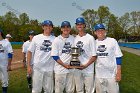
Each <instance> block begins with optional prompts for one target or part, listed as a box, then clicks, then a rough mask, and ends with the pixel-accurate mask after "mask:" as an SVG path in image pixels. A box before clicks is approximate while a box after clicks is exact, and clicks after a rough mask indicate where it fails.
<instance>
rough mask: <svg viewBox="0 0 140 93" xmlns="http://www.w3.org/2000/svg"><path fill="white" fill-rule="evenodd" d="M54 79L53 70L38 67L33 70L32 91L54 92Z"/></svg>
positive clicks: (35, 92)
mask: <svg viewBox="0 0 140 93" xmlns="http://www.w3.org/2000/svg"><path fill="white" fill-rule="evenodd" d="M53 87H54V81H53V72H41V71H39V70H38V69H34V71H33V88H32V93H41V91H42V88H43V89H44V93H53Z"/></svg>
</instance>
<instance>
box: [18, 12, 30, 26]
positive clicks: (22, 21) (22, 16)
mask: <svg viewBox="0 0 140 93" xmlns="http://www.w3.org/2000/svg"><path fill="white" fill-rule="evenodd" d="M19 20H20V24H21V25H25V24H28V23H29V16H28V15H27V14H26V13H22V14H20V15H19Z"/></svg>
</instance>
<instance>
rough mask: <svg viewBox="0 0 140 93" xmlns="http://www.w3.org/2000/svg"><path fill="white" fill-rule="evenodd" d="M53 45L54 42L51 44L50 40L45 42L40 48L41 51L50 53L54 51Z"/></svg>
mask: <svg viewBox="0 0 140 93" xmlns="http://www.w3.org/2000/svg"><path fill="white" fill-rule="evenodd" d="M51 45H52V42H50V40H44V42H43V43H42V46H40V51H44V52H50V51H51V49H52V48H51Z"/></svg>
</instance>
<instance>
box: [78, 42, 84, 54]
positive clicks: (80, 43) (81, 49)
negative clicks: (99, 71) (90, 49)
mask: <svg viewBox="0 0 140 93" xmlns="http://www.w3.org/2000/svg"><path fill="white" fill-rule="evenodd" d="M83 45H84V44H83V42H81V41H78V42H77V44H76V46H77V47H78V48H80V53H81V54H82V53H84V52H85V50H84V49H83Z"/></svg>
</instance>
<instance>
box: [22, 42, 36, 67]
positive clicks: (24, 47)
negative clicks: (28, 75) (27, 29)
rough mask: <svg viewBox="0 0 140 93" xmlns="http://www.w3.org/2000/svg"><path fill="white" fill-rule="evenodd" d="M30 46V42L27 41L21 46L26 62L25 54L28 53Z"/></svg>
mask: <svg viewBox="0 0 140 93" xmlns="http://www.w3.org/2000/svg"><path fill="white" fill-rule="evenodd" d="M30 44H31V41H29V40H27V41H26V42H24V44H23V46H22V52H23V53H25V54H26V61H27V52H28V48H29V46H30ZM33 54H34V53H32V59H31V65H32V64H33V56H34V55H33Z"/></svg>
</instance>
